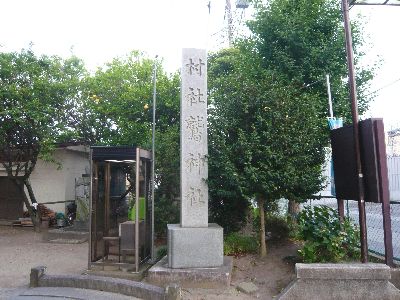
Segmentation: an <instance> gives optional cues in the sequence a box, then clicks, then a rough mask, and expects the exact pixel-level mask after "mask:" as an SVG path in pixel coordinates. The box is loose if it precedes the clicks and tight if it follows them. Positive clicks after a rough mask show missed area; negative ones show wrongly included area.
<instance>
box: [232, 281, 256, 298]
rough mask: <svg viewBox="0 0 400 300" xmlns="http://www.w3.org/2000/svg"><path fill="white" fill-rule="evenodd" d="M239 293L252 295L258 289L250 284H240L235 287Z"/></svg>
mask: <svg viewBox="0 0 400 300" xmlns="http://www.w3.org/2000/svg"><path fill="white" fill-rule="evenodd" d="M236 288H237V289H238V290H239V291H240V292H242V293H245V294H248V295H252V294H254V293H256V292H257V291H258V287H257V286H256V285H255V284H254V283H252V282H241V283H239V284H238V286H237V287H236Z"/></svg>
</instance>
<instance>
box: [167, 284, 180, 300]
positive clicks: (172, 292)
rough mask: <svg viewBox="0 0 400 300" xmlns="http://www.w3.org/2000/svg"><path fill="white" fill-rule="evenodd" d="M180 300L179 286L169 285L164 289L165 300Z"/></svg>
mask: <svg viewBox="0 0 400 300" xmlns="http://www.w3.org/2000/svg"><path fill="white" fill-rule="evenodd" d="M181 298H182V291H181V287H180V286H179V285H177V284H171V285H168V286H167V287H166V288H165V300H180V299H181Z"/></svg>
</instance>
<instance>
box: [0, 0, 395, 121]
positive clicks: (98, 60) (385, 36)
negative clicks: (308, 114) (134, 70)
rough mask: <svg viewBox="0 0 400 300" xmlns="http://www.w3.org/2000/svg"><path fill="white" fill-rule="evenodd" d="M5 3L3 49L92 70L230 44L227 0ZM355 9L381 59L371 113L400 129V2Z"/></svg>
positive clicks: (172, 66)
mask: <svg viewBox="0 0 400 300" xmlns="http://www.w3.org/2000/svg"><path fill="white" fill-rule="evenodd" d="M209 1H210V3H211V8H210V10H209V8H208V7H207V4H208V3H209ZM235 2H236V1H235V0H231V3H232V10H233V15H234V17H236V19H239V20H242V21H243V20H245V19H246V18H250V17H251V12H249V10H246V11H243V10H240V9H238V10H235ZM0 8H1V10H0V51H5V52H7V51H19V50H20V49H21V48H27V47H29V44H30V43H31V42H32V43H33V47H32V48H33V50H34V51H35V53H37V54H47V55H59V56H61V57H68V56H70V55H71V54H74V55H76V56H78V57H80V58H82V59H83V60H84V61H85V64H86V66H87V67H88V68H89V69H90V70H92V71H94V70H95V69H96V68H97V67H98V66H102V65H103V64H104V63H106V62H107V61H110V60H112V58H114V57H117V56H124V55H126V54H127V53H129V52H130V51H132V50H141V51H144V52H146V53H147V54H148V56H149V57H155V56H156V55H158V56H159V57H160V58H162V59H163V63H164V67H165V69H166V70H167V71H169V72H173V71H175V70H177V69H178V68H179V65H180V57H181V49H182V48H187V47H189V48H206V49H208V50H209V51H213V50H217V49H218V48H221V47H226V46H227V45H228V43H227V34H226V19H224V15H225V9H224V8H225V0H141V1H139V0H113V1H111V0H108V1H105V0H0ZM358 13H361V14H362V15H364V16H365V17H366V18H367V21H368V22H367V23H366V31H365V34H366V35H368V36H369V37H370V41H371V46H370V47H368V48H367V49H366V53H367V55H366V58H365V60H364V63H369V62H373V61H374V60H376V58H377V57H378V56H379V57H380V58H381V59H382V65H381V68H380V69H379V70H378V72H377V74H376V77H375V79H374V81H373V82H372V84H371V91H375V90H379V92H378V93H377V98H376V100H375V102H374V103H372V105H371V109H370V111H369V112H368V113H367V114H366V117H383V118H384V121H385V125H386V129H391V128H394V127H400V116H399V115H400V80H398V81H397V82H394V81H396V80H397V79H400V54H399V45H400V39H399V38H398V37H397V34H398V28H400V7H393V6H392V7H383V6H373V7H367V6H355V7H353V8H352V9H351V11H350V17H351V18H354V17H355V16H356V14H358ZM393 82H394V83H393ZM392 83H393V84H392Z"/></svg>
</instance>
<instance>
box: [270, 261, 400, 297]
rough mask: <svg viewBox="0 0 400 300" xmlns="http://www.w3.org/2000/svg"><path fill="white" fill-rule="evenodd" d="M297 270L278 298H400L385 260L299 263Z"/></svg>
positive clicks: (399, 292)
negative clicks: (343, 262)
mask: <svg viewBox="0 0 400 300" xmlns="http://www.w3.org/2000/svg"><path fill="white" fill-rule="evenodd" d="M296 273H297V279H296V280H295V281H293V282H292V283H291V284H290V285H289V286H288V287H286V289H285V290H284V291H283V292H282V293H281V294H280V295H279V296H278V297H277V299H279V300H292V299H293V300H294V299H296V300H302V299H304V300H306V299H307V300H313V299H315V300H328V299H335V300H347V299H354V300H358V299H359V300H375V299H385V300H395V299H397V300H398V299H400V291H399V290H398V289H396V288H395V287H394V286H393V284H391V283H390V282H389V279H390V268H389V267H388V266H386V265H383V264H296Z"/></svg>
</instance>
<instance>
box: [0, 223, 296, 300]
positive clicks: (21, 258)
mask: <svg viewBox="0 0 400 300" xmlns="http://www.w3.org/2000/svg"><path fill="white" fill-rule="evenodd" d="M298 248H299V247H298V245H296V244H295V243H293V242H291V241H285V242H279V243H276V242H269V244H268V255H267V257H266V258H264V259H260V258H259V257H258V256H257V255H246V256H242V257H237V258H234V261H233V263H234V268H233V274H232V283H231V286H230V287H229V288H225V289H184V290H183V299H191V300H192V299H193V300H200V299H204V300H205V299H207V300H208V299H210V300H217V299H218V300H220V299H254V298H259V299H273V297H274V296H275V295H277V294H278V293H279V292H280V291H281V290H282V289H283V288H285V287H286V286H287V285H288V284H289V282H290V281H291V280H292V279H294V276H295V274H294V262H293V260H290V259H287V257H291V256H295V255H296V253H297V249H298ZM87 257H88V244H87V243H83V244H51V243H45V242H43V241H42V234H40V233H35V232H34V230H33V228H13V227H9V226H0V288H14V287H24V286H27V285H28V284H29V273H30V269H31V268H32V267H36V266H39V265H44V266H47V273H48V274H58V275H62V274H81V273H82V272H84V271H85V270H86V266H87ZM241 282H252V283H254V284H255V285H256V286H257V287H258V288H259V290H258V292H257V293H256V294H254V295H251V296H249V295H245V294H243V293H240V292H239V291H238V290H237V289H236V286H237V285H238V284H239V283H241Z"/></svg>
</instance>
